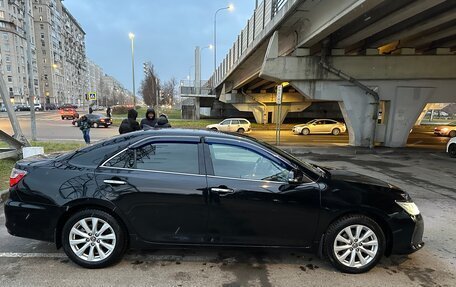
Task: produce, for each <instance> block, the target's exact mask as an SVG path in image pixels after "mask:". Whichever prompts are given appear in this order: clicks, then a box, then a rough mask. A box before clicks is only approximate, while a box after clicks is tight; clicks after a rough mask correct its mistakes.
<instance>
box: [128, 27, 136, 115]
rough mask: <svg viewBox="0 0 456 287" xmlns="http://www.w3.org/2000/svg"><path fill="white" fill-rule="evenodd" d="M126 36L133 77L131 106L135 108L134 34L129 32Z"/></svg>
mask: <svg viewBox="0 0 456 287" xmlns="http://www.w3.org/2000/svg"><path fill="white" fill-rule="evenodd" d="M128 37H129V38H130V40H131V72H132V77H133V108H136V93H135V46H134V40H135V34H133V33H131V32H130V33H129V34H128Z"/></svg>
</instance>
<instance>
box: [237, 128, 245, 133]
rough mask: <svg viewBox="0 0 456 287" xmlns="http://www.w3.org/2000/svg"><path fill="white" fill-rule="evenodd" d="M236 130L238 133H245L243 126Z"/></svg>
mask: <svg viewBox="0 0 456 287" xmlns="http://www.w3.org/2000/svg"><path fill="white" fill-rule="evenodd" d="M237 132H238V133H240V134H243V133H245V130H244V129H243V128H240V129H238V130H237Z"/></svg>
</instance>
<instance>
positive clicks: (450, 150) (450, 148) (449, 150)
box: [448, 144, 456, 157]
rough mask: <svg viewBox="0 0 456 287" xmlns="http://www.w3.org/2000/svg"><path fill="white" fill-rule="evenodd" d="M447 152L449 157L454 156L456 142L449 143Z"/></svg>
mask: <svg viewBox="0 0 456 287" xmlns="http://www.w3.org/2000/svg"><path fill="white" fill-rule="evenodd" d="M448 154H449V155H450V157H456V144H451V145H450V147H448Z"/></svg>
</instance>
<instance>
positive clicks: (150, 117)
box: [139, 108, 157, 129]
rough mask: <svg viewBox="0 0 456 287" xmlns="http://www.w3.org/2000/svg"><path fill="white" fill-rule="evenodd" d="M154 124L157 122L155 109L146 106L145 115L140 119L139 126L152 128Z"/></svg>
mask: <svg viewBox="0 0 456 287" xmlns="http://www.w3.org/2000/svg"><path fill="white" fill-rule="evenodd" d="M156 124H157V119H156V117H155V110H154V109H152V108H148V109H147V111H146V117H145V118H144V119H142V120H141V123H140V124H139V127H140V128H141V129H145V128H154V127H155V125H156Z"/></svg>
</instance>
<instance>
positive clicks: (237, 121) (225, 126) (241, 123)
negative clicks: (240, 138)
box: [206, 118, 251, 133]
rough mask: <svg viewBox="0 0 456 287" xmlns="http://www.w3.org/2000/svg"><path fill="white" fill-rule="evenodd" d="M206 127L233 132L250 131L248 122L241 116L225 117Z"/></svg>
mask: <svg viewBox="0 0 456 287" xmlns="http://www.w3.org/2000/svg"><path fill="white" fill-rule="evenodd" d="M206 129H209V130H213V131H221V132H233V133H234V132H238V133H248V132H250V131H251V127H250V122H249V121H248V120H246V119H242V118H233V119H225V120H223V121H221V122H220V123H218V124H213V125H208V126H206Z"/></svg>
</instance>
